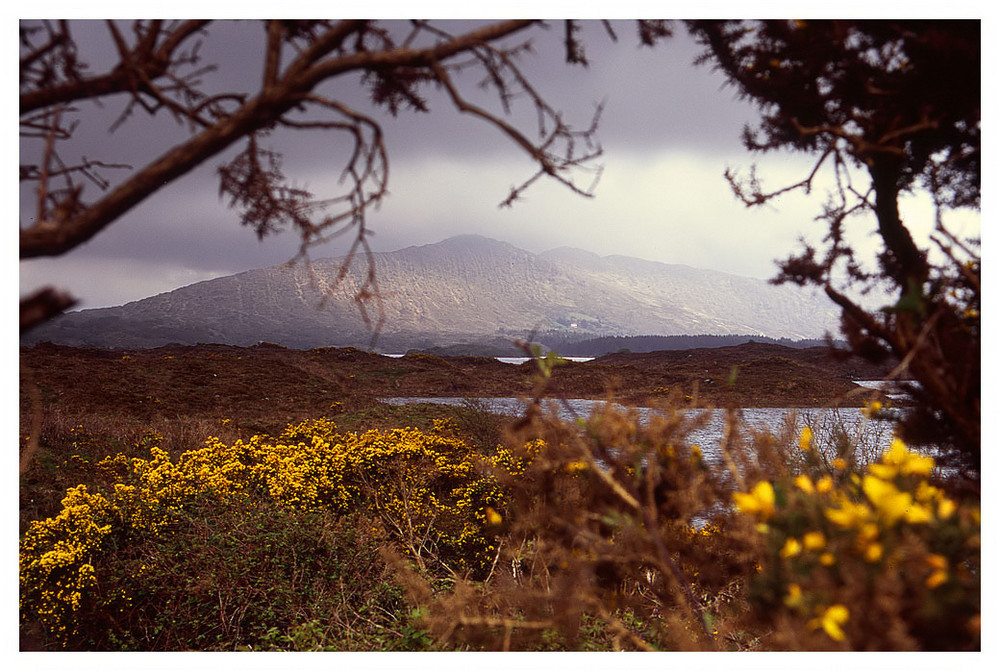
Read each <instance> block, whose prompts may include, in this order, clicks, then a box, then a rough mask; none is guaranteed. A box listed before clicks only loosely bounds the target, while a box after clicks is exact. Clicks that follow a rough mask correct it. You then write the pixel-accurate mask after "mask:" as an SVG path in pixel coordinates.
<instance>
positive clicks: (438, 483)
mask: <svg viewBox="0 0 1000 671" xmlns="http://www.w3.org/2000/svg"><path fill="white" fill-rule="evenodd" d="M149 452H150V456H149V457H148V458H135V457H134V458H126V457H125V456H124V455H116V456H113V457H108V458H106V459H104V460H102V461H100V462H98V463H97V464H95V466H94V469H95V472H96V473H97V474H99V475H101V476H103V478H104V480H105V481H108V482H113V485H112V487H111V488H110V491H108V492H107V493H105V494H101V493H90V492H88V490H87V488H86V487H85V486H83V485H81V486H79V487H75V488H73V489H71V490H70V491H69V492H68V494H67V496H66V498H65V499H64V500H63V509H62V510H61V511H60V513H59V514H58V515H56V516H55V517H53V518H49V519H46V520H42V521H36V522H32V523H31V524H30V525H29V527H28V529H27V532H26V533H25V535H24V537H23V539H22V541H21V552H20V566H21V572H20V576H21V616H22V620H33V621H37V622H38V623H40V624H41V625H42V626H43V627H44V628H45V629H46V630H47V631H48V632H49V634H50V635H52V636H53V637H54V638H55V639H56V640H57V641H59V642H60V643H62V644H64V645H66V644H70V643H71V642H72V641H74V640H75V639H76V638H77V637H79V635H80V634H81V626H83V625H82V622H83V619H82V614H83V613H84V612H86V611H88V610H93V609H100V608H101V607H102V606H107V605H110V600H109V598H108V596H107V595H106V594H102V593H100V590H98V589H97V587H98V582H99V581H98V578H97V577H96V573H97V572H98V571H97V569H96V568H95V567H100V566H101V563H102V560H103V556H104V555H106V554H107V553H108V552H109V551H110V549H111V547H112V546H114V545H121V544H123V543H131V544H138V543H142V542H145V541H147V540H149V539H155V538H162V537H165V536H169V535H170V534H171V533H174V532H176V531H177V530H178V527H180V526H182V525H184V524H187V523H190V519H189V518H188V515H189V514H190V513H189V511H190V510H191V509H192V508H193V507H198V506H204V505H215V506H236V507H243V508H245V507H246V506H247V505H250V504H252V503H253V502H254V501H260V500H266V501H269V502H272V503H273V504H276V505H278V506H280V507H283V508H287V509H291V510H294V511H301V512H303V513H315V512H319V511H329V512H332V513H335V514H338V515H346V514H349V513H363V514H364V515H365V516H366V517H367V518H368V519H370V520H372V521H371V522H369V525H371V524H372V523H376V524H378V523H380V524H379V527H380V528H382V529H385V530H387V533H388V534H389V535H390V536H391V538H392V541H393V542H394V543H395V545H396V546H397V547H398V548H400V549H401V550H403V551H405V552H407V553H408V554H409V556H410V557H411V558H412V559H413V560H414V561H415V563H416V564H417V566H418V567H419V568H420V569H422V570H425V571H431V572H434V573H436V574H437V575H439V576H446V575H451V576H459V575H464V576H470V577H482V576H483V575H484V574H485V572H487V571H488V570H489V567H490V566H492V564H493V563H494V559H495V554H496V553H495V550H496V548H495V543H494V540H493V538H492V535H491V534H490V533H488V532H487V531H486V530H487V529H488V528H489V527H490V526H491V521H490V519H489V517H490V516H496V517H500V515H501V513H500V512H497V511H503V510H504V505H505V504H504V495H503V492H502V490H501V489H500V487H499V485H498V483H497V481H496V479H495V477H494V476H493V475H491V474H489V473H486V472H485V469H486V468H487V467H490V468H493V469H500V470H503V469H504V467H505V466H506V465H507V464H508V462H510V465H512V466H514V465H516V464H515V462H512V461H510V460H509V457H507V456H506V452H505V451H504V450H500V451H498V452H497V455H496V457H495V458H493V459H491V458H489V457H481V456H479V455H477V454H476V453H474V452H473V451H472V450H471V449H470V448H469V447H468V445H466V444H465V443H464V442H463V441H462V440H461V439H460V438H458V437H457V436H456V435H455V434H454V426H453V425H452V424H450V423H449V422H447V421H441V422H438V423H437V424H436V426H435V430H433V431H431V432H424V431H420V430H417V429H396V430H391V431H367V432H364V433H361V434H347V435H342V434H339V433H337V430H336V426H335V425H334V424H333V423H332V422H330V421H328V420H316V421H308V422H302V423H300V424H296V425H292V426H289V427H288V428H287V429H286V430H285V431H284V432H283V433H282V434H281V435H280V436H279V437H278V439H277V440H271V439H268V438H267V437H264V436H260V435H255V436H252V437H251V438H249V439H248V440H246V441H243V440H237V441H235V442H233V443H232V444H230V445H226V444H224V443H223V442H222V441H220V440H218V439H216V438H209V439H208V440H207V441H206V443H205V446H204V447H202V448H200V449H197V450H190V451H187V452H184V453H182V454H181V455H180V456H179V457H178V458H177V459H176V460H172V459H171V458H170V456H169V455H168V454H167V453H166V452H165V451H163V450H162V449H160V448H159V447H157V446H155V445H152V446H150V449H149ZM227 556H229V555H228V554H227ZM102 599H103V601H102Z"/></svg>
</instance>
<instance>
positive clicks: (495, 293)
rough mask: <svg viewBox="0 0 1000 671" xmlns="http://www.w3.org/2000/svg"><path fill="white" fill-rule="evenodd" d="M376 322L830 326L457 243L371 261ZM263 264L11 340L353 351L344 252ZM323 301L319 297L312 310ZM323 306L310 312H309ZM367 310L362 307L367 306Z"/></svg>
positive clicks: (383, 342) (677, 283)
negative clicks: (307, 262) (378, 309)
mask: <svg viewBox="0 0 1000 671" xmlns="http://www.w3.org/2000/svg"><path fill="white" fill-rule="evenodd" d="M373 259H374V262H375V268H376V273H377V278H378V283H379V288H380V294H381V302H382V307H383V310H384V316H385V320H384V323H383V325H382V330H381V332H380V334H379V338H378V340H377V343H378V346H379V347H380V348H381V349H382V351H392V350H396V351H405V350H406V349H410V348H420V347H429V346H436V345H448V344H454V343H460V342H474V341H489V340H497V339H507V340H511V339H513V338H523V337H526V336H527V335H528V334H530V333H540V332H546V333H547V332H555V333H560V334H561V335H564V336H567V337H570V338H574V337H577V336H578V337H579V339H585V338H591V337H602V336H615V335H647V334H659V335H692V334H718V335H729V334H740V335H761V336H767V337H773V338H792V339H799V338H817V337H822V336H823V335H824V333H825V332H826V331H827V330H830V329H833V328H834V326H835V324H836V321H835V314H836V311H835V309H834V307H833V305H832V303H830V302H829V301H828V300H827V299H826V298H825V297H823V296H815V295H810V294H808V293H807V292H806V291H804V290H801V289H795V288H792V287H774V286H772V285H770V284H767V283H766V282H765V281H763V280H759V279H755V278H746V277H741V276H738V275H732V274H728V273H724V272H722V271H716V270H704V269H698V268H692V267H690V266H684V265H679V264H665V263H660V262H656V261H647V260H642V259H635V258H631V257H625V256H620V255H609V256H600V255H597V254H594V253H593V252H588V251H584V250H579V249H576V248H572V247H558V248H555V249H552V250H549V251H547V252H542V253H540V254H534V253H532V252H529V251H526V250H523V249H521V248H519V247H516V246H515V245H512V244H510V243H507V242H502V241H498V240H494V239H492V238H487V237H484V236H479V235H462V236H455V237H452V238H448V239H446V240H443V241H441V242H438V243H433V244H427V245H417V246H411V247H407V248H404V249H400V250H397V251H394V252H376V253H375V254H374V255H373ZM342 263H343V258H342V257H341V258H327V259H317V260H314V261H313V262H312V264H311V266H312V273H311V274H310V272H309V270H308V269H307V268H305V267H304V266H303V265H301V264H300V265H296V266H292V267H288V266H285V265H280V266H272V267H269V268H261V269H256V270H248V271H243V272H241V273H236V274H234V275H228V276H225V277H220V278H215V279H211V280H203V281H201V282H196V283H194V284H191V285H187V286H185V287H180V288H178V289H175V290H173V291H169V292H164V293H161V294H157V295H155V296H150V297H149V298H145V299H142V300H138V301H132V302H130V303H126V304H124V305H121V306H116V307H110V308H96V309H91V310H82V311H78V312H73V313H68V314H66V315H63V316H61V317H59V318H57V319H55V320H53V321H52V322H50V323H48V324H46V325H44V326H42V327H40V328H38V329H37V330H36V331H34V332H31V333H29V334H27V335H28V337H27V338H24V337H22V340H21V342H22V344H31V343H33V342H41V341H49V342H53V343H56V344H65V345H74V346H91V347H102V348H130V347H131V348H134V347H157V346H162V345H166V344H170V343H175V344H197V343H199V342H204V343H210V342H218V343H226V344H233V345H251V344H255V343H257V342H260V341H268V342H274V343H276V344H281V345H284V346H287V347H294V348H311V347H322V346H363V347H367V346H368V345H369V344H370V343H371V341H372V332H371V330H370V328H369V326H368V325H366V324H365V321H364V319H363V317H362V315H361V312H360V311H359V309H358V307H357V304H356V303H355V301H354V300H353V297H354V295H355V294H356V293H357V291H358V290H360V289H361V287H362V286H363V283H364V280H365V277H366V272H367V268H366V266H365V262H364V260H363V259H359V258H356V259H355V260H354V262H353V263H352V266H351V268H350V269H349V272H348V273H347V275H346V276H344V278H343V280H342V281H341V282H340V283H339V284H337V283H336V282H335V279H336V277H337V275H338V272H339V270H340V267H341V265H342ZM324 298H325V302H324ZM321 303H322V308H321V309H317V308H318V306H319V305H320V304H321ZM369 308H370V310H371V311H372V312H374V306H369Z"/></svg>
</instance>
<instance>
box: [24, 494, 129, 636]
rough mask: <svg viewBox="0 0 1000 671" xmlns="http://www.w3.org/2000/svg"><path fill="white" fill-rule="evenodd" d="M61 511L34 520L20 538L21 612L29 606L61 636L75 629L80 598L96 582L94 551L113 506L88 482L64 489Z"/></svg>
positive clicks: (99, 541) (31, 610)
mask: <svg viewBox="0 0 1000 671" xmlns="http://www.w3.org/2000/svg"><path fill="white" fill-rule="evenodd" d="M62 505H63V508H62V511H60V513H59V514H58V515H56V516H55V517H52V518H49V519H47V520H42V521H36V522H32V523H31V525H30V526H29V527H28V532H27V533H26V534H25V535H24V538H23V539H22V540H21V554H20V576H21V600H20V603H21V613H22V616H23V615H24V614H25V613H26V611H28V612H31V613H32V614H34V615H35V617H37V618H38V619H39V620H40V621H41V623H42V625H43V626H44V627H46V628H47V629H48V630H49V631H50V632H51V633H52V634H53V635H54V636H55V638H56V639H57V640H58V641H60V642H63V643H65V642H67V641H68V640H70V639H71V638H72V637H73V636H74V635H75V634H76V633H77V625H78V621H77V615H78V613H79V612H80V609H81V606H82V601H83V600H84V599H85V598H88V597H89V595H90V592H91V591H92V590H93V589H94V587H95V586H96V584H97V580H96V578H95V575H94V565H93V563H92V562H93V559H94V556H95V555H96V554H97V553H98V552H99V550H100V548H101V544H102V542H103V540H104V537H105V536H107V535H108V533H109V532H110V531H111V524H110V519H111V506H110V504H109V503H108V500H107V499H105V498H104V497H103V496H101V495H100V494H91V493H89V492H88V491H87V488H86V487H85V486H84V485H80V486H78V487H73V488H72V489H70V490H69V491H68V492H66V498H64V499H63V501H62Z"/></svg>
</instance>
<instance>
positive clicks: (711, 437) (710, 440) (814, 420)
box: [382, 397, 892, 461]
mask: <svg viewBox="0 0 1000 671" xmlns="http://www.w3.org/2000/svg"><path fill="white" fill-rule="evenodd" d="M382 402H383V403H389V404H391V405H406V404H409V403H437V404H441V405H466V404H471V405H473V406H474V407H476V408H477V409H482V410H487V411H489V412H494V413H498V414H504V415H512V416H517V415H520V414H521V413H523V412H524V408H525V403H524V401H522V400H521V399H519V398H477V399H465V398H453V397H432V398H418V397H397V398H385V399H382ZM604 404H605V401H594V400H589V399H568V400H567V403H566V405H568V406H569V407H568V408H567V407H565V406H564V405H562V404H557V403H555V402H550V405H549V406H548V407H549V408H551V409H552V410H555V411H556V412H558V414H559V415H560V416H561V417H562V418H563V419H567V420H572V419H575V418H577V417H582V418H586V417H589V416H590V414H591V413H592V412H593V411H594V410H595V409H597V408H599V407H601V406H603V405H604ZM635 410H636V411H637V412H638V413H639V416H640V418H641V419H643V420H645V419H646V418H648V417H649V416H650V414H651V413H654V412H657V411H656V410H654V409H652V408H635ZM686 412H687V413H689V414H691V415H695V416H703V415H707V422H706V424H705V425H704V426H703V427H701V428H699V429H696V430H694V431H692V432H691V433H690V434H689V439H690V442H691V443H694V444H697V445H699V446H700V447H701V449H702V452H703V454H704V455H705V458H706V459H707V460H709V461H712V460H714V459H716V458H717V457H718V456H719V443H720V442H721V441H722V437H723V432H724V431H725V425H726V411H725V410H688V411H686ZM740 414H741V417H742V419H743V424H744V426H745V427H747V428H748V429H752V430H756V431H771V432H774V433H778V432H780V431H781V429H782V427H783V426H785V422H792V423H794V427H795V431H796V433H797V432H798V431H800V430H801V429H802V427H804V426H806V425H808V426H809V427H810V428H811V429H812V431H813V434H814V440H815V443H816V445H817V446H819V447H820V448H821V449H824V451H832V450H833V449H834V448H833V446H834V445H835V444H836V443H837V440H838V436H839V435H840V432H841V430H843V432H844V433H846V435H847V438H848V439H850V440H851V441H852V442H853V443H854V444H855V445H858V446H859V448H861V451H862V453H866V454H879V453H881V452H882V451H883V450H884V449H885V448H887V447H888V446H889V443H890V442H891V441H892V423H891V422H887V421H876V420H870V419H868V418H866V417H865V416H864V415H863V414H862V413H861V409H860V408H745V409H743V410H741V411H740Z"/></svg>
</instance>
